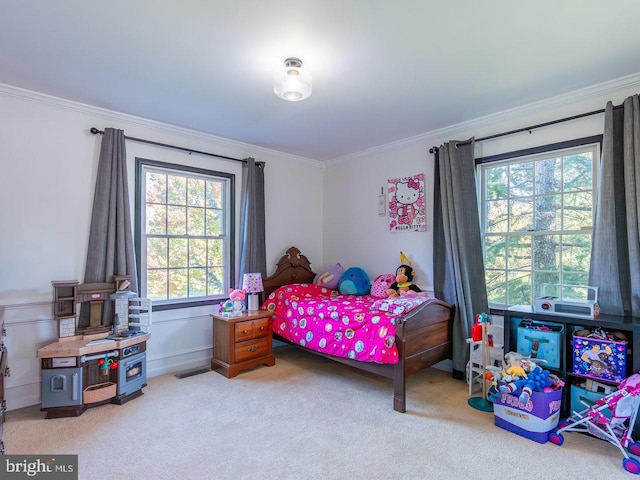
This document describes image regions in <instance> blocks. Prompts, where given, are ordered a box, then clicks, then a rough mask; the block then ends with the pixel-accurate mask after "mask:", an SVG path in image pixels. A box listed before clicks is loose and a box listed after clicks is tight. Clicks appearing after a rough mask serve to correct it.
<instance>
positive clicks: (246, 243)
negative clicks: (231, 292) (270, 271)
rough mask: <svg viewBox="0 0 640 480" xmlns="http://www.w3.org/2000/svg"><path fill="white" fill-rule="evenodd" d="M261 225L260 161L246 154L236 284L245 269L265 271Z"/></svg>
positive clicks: (261, 181)
mask: <svg viewBox="0 0 640 480" xmlns="http://www.w3.org/2000/svg"><path fill="white" fill-rule="evenodd" d="M264 229H265V214H264V163H263V162H256V161H255V160H254V159H253V158H248V159H247V161H246V163H244V165H243V167H242V211H241V215H240V271H239V272H238V273H239V275H238V286H239V287H242V276H243V275H244V274H245V273H261V274H262V277H263V278H264V277H265V276H266V274H267V253H266V247H265V232H264Z"/></svg>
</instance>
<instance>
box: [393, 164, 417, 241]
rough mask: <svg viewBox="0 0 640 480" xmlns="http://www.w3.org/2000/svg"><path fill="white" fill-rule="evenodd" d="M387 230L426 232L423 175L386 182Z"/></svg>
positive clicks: (394, 231)
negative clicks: (387, 196)
mask: <svg viewBox="0 0 640 480" xmlns="http://www.w3.org/2000/svg"><path fill="white" fill-rule="evenodd" d="M387 193H388V195H389V230H391V232H392V233H396V232H425V231H426V230H427V222H426V214H425V201H424V173H419V174H417V175H412V176H410V177H402V178H394V179H390V180H389V181H388V187H387Z"/></svg>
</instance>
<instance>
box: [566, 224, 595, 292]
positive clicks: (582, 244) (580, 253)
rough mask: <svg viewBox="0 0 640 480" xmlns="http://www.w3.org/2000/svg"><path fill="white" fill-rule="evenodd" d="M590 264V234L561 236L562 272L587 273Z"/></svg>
mask: <svg viewBox="0 0 640 480" xmlns="http://www.w3.org/2000/svg"><path fill="white" fill-rule="evenodd" d="M590 262H591V232H585V233H582V234H575V235H563V236H562V269H563V270H564V271H573V272H584V273H589V264H590ZM573 285H576V284H573ZM585 285H587V284H586V283H585Z"/></svg>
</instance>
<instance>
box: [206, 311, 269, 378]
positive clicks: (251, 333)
mask: <svg viewBox="0 0 640 480" xmlns="http://www.w3.org/2000/svg"><path fill="white" fill-rule="evenodd" d="M272 315H273V313H272V312H268V311H266V310H249V311H244V312H242V314H241V315H234V316H225V315H222V314H212V315H211V318H212V319H213V358H212V359H211V370H216V371H218V373H221V374H222V375H224V376H225V377H227V378H231V377H235V376H236V375H237V374H238V373H240V372H241V371H242V370H249V369H251V368H255V367H257V366H259V365H267V366H269V367H271V366H273V365H275V363H276V357H275V355H274V354H273V351H272V349H271V341H272V334H271V316H272Z"/></svg>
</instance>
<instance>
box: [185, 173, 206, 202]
mask: <svg viewBox="0 0 640 480" xmlns="http://www.w3.org/2000/svg"><path fill="white" fill-rule="evenodd" d="M187 195H188V205H190V206H192V207H204V180H202V179H198V178H189V179H187Z"/></svg>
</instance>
